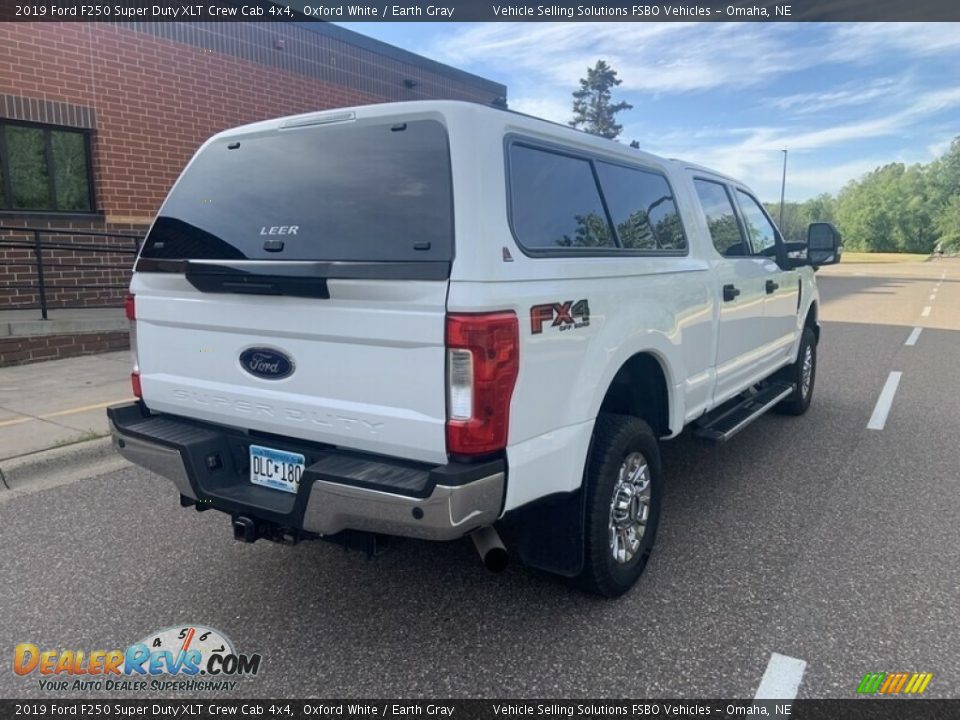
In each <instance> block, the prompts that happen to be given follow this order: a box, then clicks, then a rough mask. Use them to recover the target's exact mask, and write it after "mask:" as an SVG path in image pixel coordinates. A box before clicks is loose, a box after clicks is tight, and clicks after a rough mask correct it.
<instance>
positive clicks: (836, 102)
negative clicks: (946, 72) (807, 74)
mask: <svg viewBox="0 0 960 720" xmlns="http://www.w3.org/2000/svg"><path fill="white" fill-rule="evenodd" d="M911 80H912V79H911V77H910V76H903V77H900V78H877V79H875V80H872V81H870V82H869V83H867V84H866V85H864V84H854V83H847V84H846V85H843V86H841V87H838V88H833V89H830V90H824V91H819V92H807V93H796V94H793V95H786V96H783V97H778V98H774V99H773V100H772V101H771V104H772V105H773V107H775V108H777V109H778V110H784V111H787V112H790V113H791V114H793V115H803V114H810V113H819V112H824V111H827V110H835V109H837V108H845V107H854V106H858V105H864V104H866V103H869V102H873V101H883V100H886V99H889V98H891V97H896V96H897V95H898V94H899V93H902V92H904V91H907V90H908V89H909V87H910V85H911Z"/></svg>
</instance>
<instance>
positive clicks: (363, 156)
mask: <svg viewBox="0 0 960 720" xmlns="http://www.w3.org/2000/svg"><path fill="white" fill-rule="evenodd" d="M840 252H841V248H840V238H839V235H838V234H837V232H836V230H835V229H834V228H833V226H831V225H828V224H825V223H815V224H813V225H812V226H811V227H810V229H809V233H808V242H807V243H794V244H792V245H786V244H785V243H784V242H783V240H782V238H781V235H780V233H779V232H778V231H777V228H776V227H775V225H774V223H773V222H772V221H771V220H770V218H769V216H768V215H767V213H766V212H765V211H764V209H763V206H762V205H761V204H760V203H759V202H758V201H757V199H756V196H755V195H754V194H753V193H751V191H750V190H749V189H748V188H747V187H746V186H745V185H743V184H741V183H740V182H738V181H736V180H734V179H732V178H729V177H725V176H723V175H720V174H718V173H716V172H713V171H711V170H708V169H706V168H703V167H698V166H696V165H691V164H689V163H685V162H681V161H677V160H665V159H662V158H659V157H656V156H653V155H649V154H646V153H643V152H640V151H637V150H633V149H630V148H627V147H625V146H623V145H619V144H617V143H616V142H611V141H608V140H604V139H600V138H597V137H593V136H590V135H587V134H584V133H581V132H577V131H574V130H571V129H569V128H566V127H562V126H560V125H556V124H553V123H549V122H545V121H543V120H538V119H535V118H531V117H527V116H524V115H520V114H517V113H512V112H509V111H504V110H499V109H495V108H489V107H483V106H480V105H473V104H468V103H459V102H446V101H443V102H441V101H436V102H434V101H430V102H410V103H395V104H385V105H373V106H365V107H356V108H348V109H341V110H333V111H325V112H318V113H313V114H307V115H298V116H294V117H288V118H281V119H278V120H270V121H266V122H260V123H255V124H252V125H247V126H244V127H240V128H236V129H233V130H228V131H226V132H223V133H220V134H218V135H216V136H214V137H213V138H211V139H210V140H208V141H207V142H206V143H204V145H203V146H202V147H201V148H200V150H199V151H198V152H197V154H196V156H195V157H194V158H193V159H192V160H191V161H190V163H189V165H188V166H187V167H186V169H185V170H184V171H183V174H182V175H181V176H180V178H179V180H178V181H177V182H176V184H175V185H174V187H173V189H172V190H171V192H170V195H169V197H168V198H167V199H166V201H165V202H164V204H163V206H162V207H161V209H160V212H159V215H158V217H157V218H156V220H155V222H154V224H153V226H152V227H151V229H150V232H149V234H148V235H147V237H146V239H145V241H144V244H143V249H142V251H141V253H140V255H139V257H138V259H137V262H136V267H135V273H134V276H133V280H132V283H131V286H130V292H131V295H130V296H129V298H128V300H127V314H128V316H129V318H130V321H131V329H132V334H131V339H132V343H131V344H132V347H133V352H134V370H133V374H132V382H133V389H134V394H135V395H136V396H137V397H138V400H137V401H136V402H134V403H131V404H128V405H123V406H118V407H112V408H110V409H109V411H108V412H109V417H110V422H111V426H112V432H113V437H114V443H115V445H116V447H117V448H118V450H119V451H120V453H122V454H123V455H124V456H125V457H126V458H128V459H129V460H131V461H132V462H134V463H137V464H139V465H142V466H143V467H146V468H149V469H150V470H153V471H154V472H156V473H158V474H160V475H163V476H166V477H167V478H169V479H170V480H172V481H173V483H174V484H175V485H176V488H177V491H178V492H179V494H180V501H181V504H182V505H184V506H195V507H196V508H197V509H198V510H205V509H208V508H213V509H216V510H220V511H222V512H225V513H227V514H229V515H230V516H231V518H232V524H233V530H234V535H235V537H236V538H237V539H240V540H243V541H247V542H252V541H254V540H256V539H258V538H268V539H272V540H279V541H284V542H297V541H299V540H301V539H309V538H327V539H335V540H342V541H351V542H353V541H356V540H357V539H363V540H364V541H365V542H366V541H369V540H370V539H371V538H374V539H375V538H382V537H384V536H408V537H415V538H425V539H432V540H453V539H456V538H461V537H464V536H467V535H470V536H471V537H472V538H473V540H474V541H475V543H476V544H477V547H478V549H479V550H480V552H481V555H482V556H483V557H484V558H485V562H486V563H487V565H488V566H489V567H496V566H498V565H502V564H503V563H504V561H505V559H506V557H507V550H506V548H509V551H510V552H511V553H513V554H514V555H516V556H517V557H519V559H520V560H521V561H523V562H525V563H527V564H529V565H531V566H534V567H538V568H542V569H545V570H549V571H552V572H554V573H557V574H560V575H564V576H567V577H571V578H576V579H577V580H578V581H579V582H580V584H581V585H582V586H583V587H585V588H586V589H588V590H590V591H592V592H595V593H598V594H601V595H604V596H608V597H613V596H617V595H620V594H622V593H624V592H625V591H626V590H628V589H629V588H630V587H631V585H633V583H634V582H635V581H636V580H637V578H638V577H639V576H640V574H641V573H642V571H643V568H644V566H645V564H646V562H647V559H648V557H649V554H650V550H651V547H652V546H653V542H654V537H655V535H656V531H657V521H658V516H659V511H660V505H661V493H662V488H663V479H662V477H661V468H660V456H659V451H658V443H659V442H660V440H661V439H667V438H672V437H674V436H676V435H678V434H679V433H680V432H681V431H682V430H683V429H684V427H685V426H687V425H691V424H693V425H694V432H695V433H696V434H698V435H700V436H702V437H704V438H706V439H708V440H713V441H722V440H726V439H728V438H729V437H730V436H732V435H733V434H734V433H736V432H737V431H738V430H740V429H741V428H743V427H744V426H745V425H747V424H748V423H750V422H751V421H753V420H755V419H756V418H757V417H759V416H761V415H762V414H763V413H764V412H766V411H767V410H769V409H771V408H778V409H780V410H782V411H785V412H787V413H792V414H800V413H803V412H804V411H805V410H806V409H807V406H808V405H809V403H810V397H811V393H812V392H813V385H814V379H815V376H816V358H817V340H818V337H819V325H818V322H817V303H818V298H817V287H816V283H815V281H814V269H815V268H816V267H817V266H819V265H824V264H828V263H835V262H838V261H839V258H840Z"/></svg>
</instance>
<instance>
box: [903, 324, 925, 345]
mask: <svg viewBox="0 0 960 720" xmlns="http://www.w3.org/2000/svg"><path fill="white" fill-rule="evenodd" d="M922 332H923V328H919V327H915V328H914V329H913V332H911V333H910V337H908V338H907V341H906V342H905V343H904V345H906V346H907V347H913V346H914V345H916V344H917V340H919V339H920V333H922Z"/></svg>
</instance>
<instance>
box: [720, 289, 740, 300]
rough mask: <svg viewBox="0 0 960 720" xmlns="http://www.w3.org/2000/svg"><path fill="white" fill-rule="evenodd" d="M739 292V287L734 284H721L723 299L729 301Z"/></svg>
mask: <svg viewBox="0 0 960 720" xmlns="http://www.w3.org/2000/svg"><path fill="white" fill-rule="evenodd" d="M739 294H740V289H739V288H737V287H736V286H735V285H724V286H723V301H724V302H730V301H731V300H733V299H735V298H736V297H737V295H739Z"/></svg>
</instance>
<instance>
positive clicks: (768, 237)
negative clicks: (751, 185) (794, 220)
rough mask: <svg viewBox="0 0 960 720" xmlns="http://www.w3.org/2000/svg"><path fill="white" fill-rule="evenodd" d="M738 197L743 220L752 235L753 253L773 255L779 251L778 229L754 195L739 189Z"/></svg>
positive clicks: (748, 233)
mask: <svg viewBox="0 0 960 720" xmlns="http://www.w3.org/2000/svg"><path fill="white" fill-rule="evenodd" d="M737 199H738V200H739V202H740V210H741V211H742V212H743V222H744V224H745V225H746V226H747V235H748V236H749V237H750V245H751V246H752V247H753V254H754V255H763V256H764V257H773V256H774V255H776V252H777V231H776V229H775V228H774V227H773V223H772V222H770V219H769V218H768V217H767V215H766V213H764V212H763V208H761V207H760V203H758V202H757V201H756V199H755V198H754V197H753V196H752V195H747V193H745V192H744V191H743V190H737Z"/></svg>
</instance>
